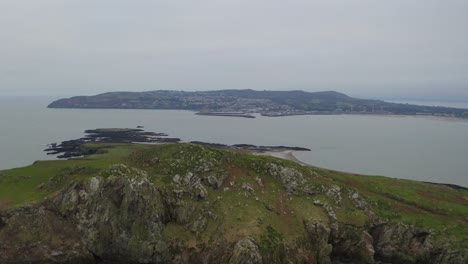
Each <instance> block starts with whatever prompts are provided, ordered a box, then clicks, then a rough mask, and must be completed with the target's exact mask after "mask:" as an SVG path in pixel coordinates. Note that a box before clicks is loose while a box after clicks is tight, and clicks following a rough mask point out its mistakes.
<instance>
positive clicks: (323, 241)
mask: <svg viewBox="0 0 468 264" xmlns="http://www.w3.org/2000/svg"><path fill="white" fill-rule="evenodd" d="M304 228H305V230H306V234H307V239H308V242H309V243H310V247H309V248H308V251H310V252H311V253H313V256H312V259H309V261H308V262H310V263H321V264H328V263H331V259H330V253H331V252H332V248H333V247H332V245H331V244H329V243H328V240H329V237H330V229H329V228H328V227H326V226H325V225H324V224H322V223H320V222H311V221H304Z"/></svg>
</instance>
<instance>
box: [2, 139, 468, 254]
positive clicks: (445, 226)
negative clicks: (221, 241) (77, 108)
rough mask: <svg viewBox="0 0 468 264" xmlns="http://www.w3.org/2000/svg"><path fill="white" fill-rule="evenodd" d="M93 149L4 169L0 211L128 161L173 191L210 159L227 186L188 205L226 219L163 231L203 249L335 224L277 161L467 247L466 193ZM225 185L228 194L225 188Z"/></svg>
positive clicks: (187, 148)
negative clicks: (310, 222)
mask: <svg viewBox="0 0 468 264" xmlns="http://www.w3.org/2000/svg"><path fill="white" fill-rule="evenodd" d="M86 147H89V148H100V149H102V151H100V152H101V154H97V155H91V156H87V157H85V158H80V159H73V160H61V161H40V162H36V163H34V164H33V165H30V166H27V167H23V168H16V169H11V170H5V171H0V174H1V176H0V210H1V209H8V208H13V207H16V206H20V205H23V204H26V203H29V202H32V201H37V200H41V199H44V198H45V197H47V196H48V195H51V194H52V193H54V192H57V191H58V190H60V189H61V188H62V187H63V186H65V185H66V184H67V183H69V182H70V181H74V180H79V179H82V178H87V177H90V176H92V175H95V174H97V173H99V171H100V170H102V169H104V168H106V167H108V166H109V165H110V164H115V163H123V164H127V165H130V166H134V167H138V168H140V169H143V170H146V171H147V172H148V174H149V175H150V177H151V179H152V181H153V183H154V184H156V185H158V186H167V185H168V183H170V182H171V181H172V177H173V176H174V175H175V174H180V175H184V174H186V173H187V172H188V171H196V170H197V168H199V167H200V166H201V165H202V164H204V163H205V164H206V163H207V162H208V163H211V164H213V167H212V168H211V169H210V173H211V172H213V171H214V172H224V173H227V175H228V178H227V179H226V180H225V181H224V184H223V186H221V188H219V189H217V190H212V189H209V196H208V199H207V201H200V202H199V201H193V200H190V199H188V200H187V201H186V202H187V203H193V205H194V206H198V207H201V206H202V205H203V203H210V204H214V206H213V209H214V213H215V214H216V215H218V216H219V217H220V218H221V219H222V221H215V220H210V221H209V222H208V227H207V230H206V231H205V232H203V234H200V235H198V236H194V235H193V234H192V233H191V232H190V231H188V230H187V229H185V228H184V227H183V226H179V225H176V224H169V225H168V226H167V227H166V229H165V232H164V235H165V236H167V238H169V239H174V240H178V241H180V242H181V243H187V244H190V245H196V243H197V241H198V242H199V241H200V240H204V241H208V240H209V239H211V238H212V236H213V235H214V234H216V233H218V232H220V231H221V232H223V233H224V234H225V235H226V236H227V237H228V239H232V241H235V240H237V239H238V238H240V237H243V236H246V235H248V236H252V237H256V238H260V240H261V238H262V237H265V234H269V235H272V233H271V232H270V231H271V229H268V227H272V228H273V230H274V232H276V231H277V232H278V233H280V234H281V235H280V236H279V237H280V239H284V240H285V241H293V240H297V239H300V237H301V235H302V233H303V224H302V221H303V220H304V219H315V220H319V221H322V222H325V223H326V222H328V218H327V215H326V214H325V212H324V211H323V209H322V208H320V207H317V206H314V205H313V201H314V200H315V199H320V200H322V201H325V202H328V203H330V204H332V203H333V202H334V201H333V199H331V198H329V197H327V196H325V195H316V196H307V195H288V194H287V192H286V191H285V189H284V188H283V186H282V183H281V182H280V181H279V180H278V179H276V178H273V177H271V176H268V175H265V173H261V170H259V166H260V167H261V166H262V164H266V163H275V164H278V165H283V166H286V167H291V168H295V169H296V170H298V171H300V172H302V173H303V174H304V175H305V176H306V177H305V178H306V184H312V185H314V186H316V187H320V186H330V185H338V186H340V187H341V188H342V190H344V191H345V190H349V189H356V190H358V191H359V192H360V194H361V195H362V196H363V197H365V198H366V200H367V201H369V202H370V204H371V207H372V210H373V211H374V212H375V213H376V214H377V215H379V216H381V217H384V218H386V219H388V220H389V221H395V222H404V223H407V224H412V225H416V226H419V227H424V228H430V229H432V230H434V232H435V235H436V238H437V239H439V240H450V241H451V242H455V243H458V244H460V245H461V246H462V247H468V245H467V243H468V241H467V239H466V234H468V222H467V221H468V220H467V219H466V217H467V216H468V191H466V190H454V189H452V188H449V187H446V186H439V185H432V184H426V183H421V182H416V181H410V180H400V179H392V178H386V177H377V176H359V175H355V174H347V173H342V172H335V171H331V170H325V169H320V168H315V167H303V166H301V165H299V164H296V163H294V162H291V161H286V160H281V159H278V158H274V157H267V156H255V155H249V154H246V153H242V152H232V151H224V150H219V149H210V148H205V147H200V146H195V145H190V144H169V145H158V146H151V145H124V144H94V145H86ZM155 158H156V163H157V165H155ZM258 179H261V182H262V184H259V180H258ZM231 182H232V183H233V185H232V186H231V184H230V183H231ZM244 183H248V184H250V186H252V187H253V188H254V189H255V192H254V193H249V192H246V191H245V190H243V189H242V185H243V184H244ZM262 185H263V186H262ZM226 187H228V188H229V190H227V189H226V190H225V188H226ZM342 197H343V204H342V206H341V208H339V209H336V214H337V216H338V220H339V221H340V222H342V223H346V224H352V225H357V226H362V225H364V224H365V222H366V220H367V216H366V215H365V214H364V212H363V211H361V210H357V209H356V208H354V206H352V205H351V202H350V201H349V199H348V197H347V195H345V193H344V192H343V195H342ZM268 230H270V231H268ZM274 232H273V236H274V235H275V233H274Z"/></svg>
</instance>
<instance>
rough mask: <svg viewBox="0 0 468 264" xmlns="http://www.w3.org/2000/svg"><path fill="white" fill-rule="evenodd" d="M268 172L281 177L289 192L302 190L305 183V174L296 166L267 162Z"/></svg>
mask: <svg viewBox="0 0 468 264" xmlns="http://www.w3.org/2000/svg"><path fill="white" fill-rule="evenodd" d="M266 172H267V173H268V174H269V175H271V176H273V177H275V178H279V179H280V180H281V182H282V183H283V186H284V188H286V190H287V191H288V192H289V193H296V192H298V191H300V190H302V188H303V186H304V183H305V180H304V175H302V173H301V172H300V171H298V170H296V169H294V168H289V167H284V166H281V165H277V164H275V163H268V164H266Z"/></svg>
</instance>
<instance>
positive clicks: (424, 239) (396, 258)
mask: <svg viewBox="0 0 468 264" xmlns="http://www.w3.org/2000/svg"><path fill="white" fill-rule="evenodd" d="M371 235H372V237H373V238H374V248H375V254H376V259H378V260H382V261H387V262H397V263H416V262H417V261H419V260H424V259H426V260H428V261H429V260H430V259H431V252H432V251H433V245H432V244H431V241H430V235H431V233H430V232H429V231H428V230H424V229H419V228H415V227H409V226H405V225H402V224H381V225H378V226H376V227H374V228H373V229H372V231H371Z"/></svg>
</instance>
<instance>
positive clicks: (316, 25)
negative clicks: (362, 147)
mask: <svg viewBox="0 0 468 264" xmlns="http://www.w3.org/2000/svg"><path fill="white" fill-rule="evenodd" d="M467 14H468V1H467V0H440V1H433V0H391V1H390V0H389V1H386V0H341V1H338V0H336V1H335V0H287V1H285V0H229V1H228V0H210V1H208V0H187V1H183V0H167V1H158V0H148V1H142V0H127V1H121V0H55V1H54V0H29V1H28V0H0V95H18V94H19V95H33V94H34V95H38V94H44V95H46V94H54V95H82V94H96V93H101V92H107V91H144V90H157V89H176V90H214V89H246V88H250V89H261V90H263V89H269V90H291V89H301V90H307V91H320V90H336V91H340V92H344V93H347V94H350V95H353V96H361V97H368V98H398V97H401V98H404V97H407V98H408V99H418V98H419V99H424V98H429V99H459V100H465V101H468V15H467Z"/></svg>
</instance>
